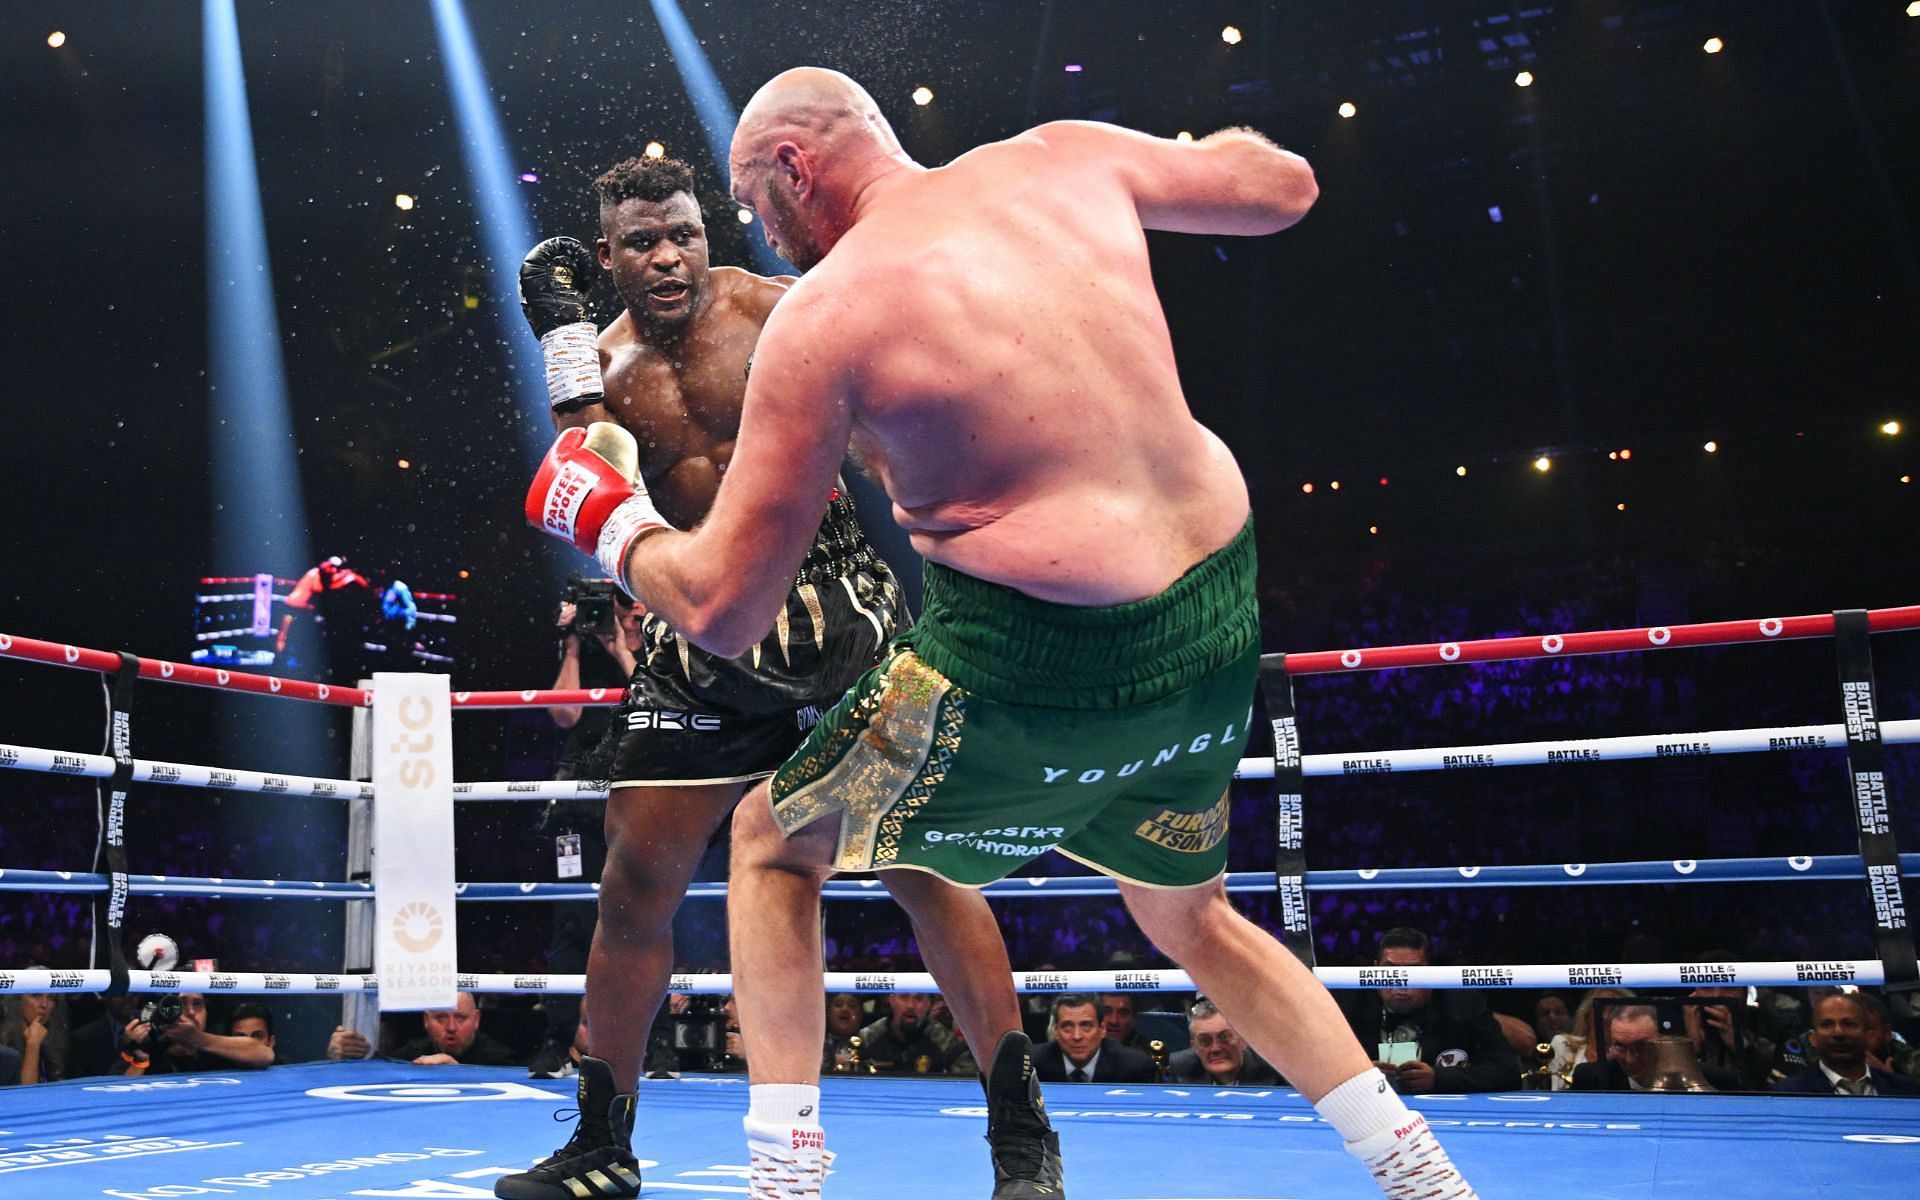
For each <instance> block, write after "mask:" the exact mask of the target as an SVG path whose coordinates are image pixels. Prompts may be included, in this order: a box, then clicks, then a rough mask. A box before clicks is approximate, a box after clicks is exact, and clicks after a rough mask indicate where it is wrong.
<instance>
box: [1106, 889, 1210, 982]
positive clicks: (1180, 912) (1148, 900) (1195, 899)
mask: <svg viewBox="0 0 1920 1200" xmlns="http://www.w3.org/2000/svg"><path fill="white" fill-rule="evenodd" d="M1120 892H1121V895H1122V896H1124V897H1125V899H1126V902H1127V911H1129V912H1131V913H1132V914H1133V919H1134V921H1135V922H1136V923H1138V924H1139V926H1140V932H1142V933H1144V934H1146V935H1147V938H1148V940H1150V941H1151V942H1153V944H1154V945H1156V946H1158V947H1159V948H1160V949H1161V950H1162V951H1163V952H1164V953H1166V954H1167V955H1168V956H1169V957H1171V958H1172V959H1174V961H1176V962H1179V961H1183V960H1185V959H1186V958H1187V957H1189V956H1191V955H1193V954H1195V953H1198V952H1201V951H1204V950H1205V948H1206V947H1207V946H1209V945H1211V944H1214V943H1217V942H1218V941H1219V940H1220V939H1221V938H1222V937H1223V936H1224V935H1225V934H1226V932H1227V929H1228V927H1229V926H1230V925H1231V924H1232V923H1233V922H1234V921H1235V920H1237V919H1238V914H1237V913H1235V912H1234V910H1233V905H1232V904H1231V903H1229V902H1228V900H1227V892H1226V889H1225V888H1224V887H1222V886H1221V884H1220V881H1219V880H1215V881H1213V882H1212V883H1208V884H1202V885H1201V886H1199V887H1197V888H1149V887H1140V886H1138V885H1135V884H1127V883H1122V884H1121V885H1120Z"/></svg>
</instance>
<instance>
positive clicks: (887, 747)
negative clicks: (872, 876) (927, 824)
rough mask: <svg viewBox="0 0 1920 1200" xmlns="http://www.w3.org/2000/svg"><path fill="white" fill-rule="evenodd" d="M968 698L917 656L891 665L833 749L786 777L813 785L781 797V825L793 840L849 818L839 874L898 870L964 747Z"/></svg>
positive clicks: (837, 859) (830, 744)
mask: <svg viewBox="0 0 1920 1200" xmlns="http://www.w3.org/2000/svg"><path fill="white" fill-rule="evenodd" d="M964 695H965V693H964V692H962V691H961V690H960V689H957V688H955V687H954V686H953V684H952V683H951V682H950V681H949V680H948V679H947V677H946V676H944V675H942V674H940V672H938V671H935V670H934V669H933V668H931V667H929V666H927V665H926V664H925V663H923V662H921V661H920V660H919V659H918V658H917V657H915V656H914V655H913V654H912V653H911V652H902V653H900V654H898V655H896V656H895V657H894V659H893V661H892V662H890V663H888V664H887V669H886V672H885V674H883V675H882V676H881V678H880V681H879V684H878V685H877V686H876V687H875V688H874V689H873V690H871V691H869V692H868V693H867V694H866V695H864V696H862V697H861V698H860V701H859V703H858V704H857V706H856V707H855V709H854V711H853V712H851V713H849V714H848V719H847V720H846V721H845V722H844V723H843V724H842V725H841V727H840V728H839V729H836V730H834V732H833V733H832V735H831V736H829V737H828V738H827V740H826V742H825V743H824V744H823V745H822V746H821V747H820V748H819V749H818V750H816V751H814V752H813V753H812V754H810V755H808V756H807V757H806V758H805V759H804V760H802V761H801V762H799V763H796V764H794V765H793V766H792V767H790V768H788V770H787V771H783V772H782V773H781V774H782V775H783V776H785V775H789V774H791V775H795V776H798V777H799V778H802V779H806V780H808V781H809V782H807V783H805V784H802V785H801V786H800V787H798V788H795V789H794V790H793V791H792V792H791V793H788V794H786V795H784V796H782V795H779V794H778V788H777V782H776V794H775V796H774V805H773V812H774V819H775V820H776V821H778V822H779V824H780V828H781V830H782V831H783V832H784V833H786V834H787V835H788V836H792V835H793V834H794V833H795V832H797V831H798V830H800V829H802V828H804V827H806V826H807V825H810V824H812V823H813V822H814V821H816V820H818V819H820V818H821V817H823V816H826V815H827V814H828V813H832V812H844V813H845V816H844V819H843V820H842V822H841V825H840V843H839V848H838V850H837V852H836V853H835V855H834V866H835V867H836V868H838V869H840V870H843V871H864V870H869V869H872V868H874V867H883V866H887V865H889V864H891V863H892V862H894V861H895V859H896V858H897V857H898V855H899V842H900V835H901V831H902V829H903V827H904V825H905V823H906V822H907V821H909V820H911V819H912V817H913V813H914V812H915V811H917V810H918V809H919V808H920V807H921V806H922V805H924V804H925V803H926V802H927V801H928V799H930V798H931V797H932V795H933V791H934V789H935V788H936V787H938V786H939V784H940V780H941V779H943V778H944V777H945V776H946V773H947V766H948V764H949V763H950V762H951V761H952V758H953V754H954V752H955V750H957V749H958V748H959V745H960V729H961V726H962V725H963V724H964V723H965V709H964V706H963V705H962V704H961V702H960V701H961V700H962V698H963V697H964Z"/></svg>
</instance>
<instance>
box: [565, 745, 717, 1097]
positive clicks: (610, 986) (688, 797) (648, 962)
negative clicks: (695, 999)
mask: <svg viewBox="0 0 1920 1200" xmlns="http://www.w3.org/2000/svg"><path fill="white" fill-rule="evenodd" d="M744 790H746V785H745V784H744V783H712V784H698V785H693V786H687V787H631V788H620V789H617V790H616V791H615V792H614V793H613V794H612V796H611V797H609V798H608V800H607V818H606V831H607V865H606V868H605V869H604V870H603V871H602V872H601V874H600V922H599V925H598V927H597V928H596V929H595V930H594V934H593V949H592V951H591V952H590V953H589V955H588V957H587V996H586V1005H585V1010H586V1019H587V1044H588V1046H589V1052H590V1053H591V1054H592V1055H593V1056H594V1057H595V1058H598V1059H602V1060H604V1061H605V1062H607V1063H608V1064H609V1065H610V1066H612V1068H613V1078H614V1082H615V1083H616V1084H617V1085H619V1089H620V1091H621V1092H631V1091H632V1090H633V1089H634V1087H635V1086H636V1085H637V1084H638V1082H639V1079H640V1071H641V1067H642V1065H643V1061H644V1059H645V1057H646V1052H647V1035H648V1032H649V1031H650V1029H651V1028H652V1023H653V1018H654V1015H655V1014H656V1013H658V1012H659V1010H660V1004H661V1001H663V1000H664V999H666V995H667V981H668V979H670V978H671V977H672V975H673V917H674V914H675V913H677V912H678V911H679V910H680V903H681V901H682V900H683V899H684V898H685V896H686V894H687V885H688V884H689V883H691V882H692V880H693V872H694V870H695V869H696V868H698V867H699V865H700V858H701V856H702V855H703V854H704V853H705V852H706V848H707V843H708V842H709V841H711V840H712V838H713V834H714V831H715V830H717V829H719V828H720V822H722V821H724V820H725V819H726V817H727V814H728V813H729V812H731V811H733V806H734V805H735V804H737V803H739V801H740V793H741V792H743V791H744Z"/></svg>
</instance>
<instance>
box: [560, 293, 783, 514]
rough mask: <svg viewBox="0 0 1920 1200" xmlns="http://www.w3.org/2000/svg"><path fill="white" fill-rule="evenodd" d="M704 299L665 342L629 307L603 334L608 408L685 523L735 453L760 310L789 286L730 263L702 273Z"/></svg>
mask: <svg viewBox="0 0 1920 1200" xmlns="http://www.w3.org/2000/svg"><path fill="white" fill-rule="evenodd" d="M708 279H709V281H710V282H709V285H708V286H709V287H710V288H711V289H712V296H711V300H710V302H709V303H708V304H707V305H706V306H705V307H704V309H702V310H701V311H700V312H698V313H696V314H695V315H694V316H693V317H692V318H690V319H689V320H688V322H687V324H686V325H685V326H684V327H683V328H681V329H680V330H678V331H677V333H676V336H674V337H672V338H671V339H664V338H663V339H660V340H659V341H658V342H657V343H656V342H653V341H649V340H648V338H646V337H645V336H643V332H642V330H641V329H640V328H637V327H636V322H635V321H634V319H633V316H632V314H631V313H622V314H621V315H620V316H619V317H618V318H617V319H615V320H614V322H613V323H612V324H611V325H609V326H607V328H606V330H605V331H604V332H603V333H601V335H600V373H601V380H602V384H603V386H604V387H605V388H606V396H607V399H606V406H605V411H604V412H602V411H601V410H600V409H598V408H595V409H592V410H588V411H589V415H590V416H591V418H592V419H594V420H611V421H615V422H618V423H619V424H620V425H622V426H624V427H625V428H626V429H627V431H628V432H630V433H632V434H633V436H634V438H635V440H636V441H638V442H639V443H640V473H641V475H642V476H643V477H644V478H645V480H646V483H647V489H648V491H649V492H650V493H651V494H652V496H653V500H654V503H655V504H657V505H658V506H659V508H660V511H661V513H662V514H663V515H664V516H665V517H666V518H667V519H668V520H669V521H672V522H673V523H674V524H675V525H676V526H678V527H679V528H682V529H689V528H692V527H693V526H694V525H696V524H698V523H699V521H700V519H701V518H702V517H705V516H706V514H707V510H708V509H709V508H711V507H712V506H713V497H714V494H715V492H717V491H718V490H719V488H720V480H721V477H722V476H723V475H725V473H726V469H727V464H728V462H730V461H731V460H732V458H733V443H734V439H735V438H736V437H737V436H738V435H739V432H740V406H741V402H742V400H743V399H744V398H745V395H746V381H747V358H748V356H749V355H751V354H752V353H753V347H754V344H755V343H756V342H758V341H759V339H760V330H761V327H762V326H764V325H765V324H766V320H767V314H768V313H769V312H771V311H772V310H773V306H774V304H775V303H776V302H778V300H779V299H780V297H781V296H782V295H783V294H784V293H785V292H786V286H785V285H784V284H783V283H780V282H778V281H776V280H772V279H765V278H762V277H761V276H758V275H754V274H751V273H749V272H747V271H742V270H740V269H738V268H735V267H715V268H713V269H712V271H711V272H710V273H709V275H708Z"/></svg>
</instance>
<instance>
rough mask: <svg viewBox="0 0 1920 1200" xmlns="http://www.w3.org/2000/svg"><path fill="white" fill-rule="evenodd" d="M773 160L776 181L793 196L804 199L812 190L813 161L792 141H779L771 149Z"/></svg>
mask: <svg viewBox="0 0 1920 1200" xmlns="http://www.w3.org/2000/svg"><path fill="white" fill-rule="evenodd" d="M773 162H774V166H775V168H776V169H777V170H778V171H779V178H778V180H777V182H778V183H779V184H780V185H783V186H785V187H786V189H787V191H788V192H790V193H791V194H792V195H793V196H794V197H796V198H799V199H804V198H805V197H807V196H808V195H810V194H812V192H813V182H814V180H813V163H812V162H811V161H810V160H809V159H808V157H807V152H806V151H805V150H802V149H801V148H800V147H799V146H797V145H795V144H794V143H792V142H781V143H780V144H779V145H778V146H775V147H774V149H773Z"/></svg>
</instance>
